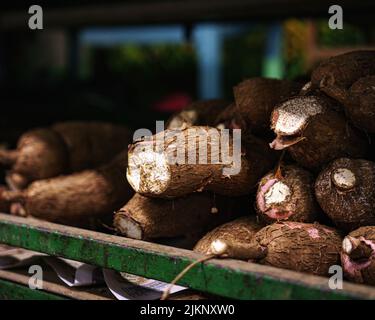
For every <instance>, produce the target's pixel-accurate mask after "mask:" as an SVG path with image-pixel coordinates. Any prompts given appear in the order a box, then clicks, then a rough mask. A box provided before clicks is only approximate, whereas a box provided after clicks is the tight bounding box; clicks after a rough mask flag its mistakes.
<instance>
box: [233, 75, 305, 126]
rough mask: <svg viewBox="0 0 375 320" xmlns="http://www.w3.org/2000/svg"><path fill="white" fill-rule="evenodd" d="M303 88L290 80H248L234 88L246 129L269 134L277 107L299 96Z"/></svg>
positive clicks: (238, 110) (239, 111) (237, 104)
mask: <svg viewBox="0 0 375 320" xmlns="http://www.w3.org/2000/svg"><path fill="white" fill-rule="evenodd" d="M300 88H301V86H300V85H299V84H297V83H294V82H291V81H288V80H277V79H267V78H252V79H247V80H245V81H243V82H241V83H240V84H238V85H237V86H235V87H234V88H233V91H234V97H235V102H236V106H237V112H238V114H240V115H241V117H242V118H243V120H244V122H245V124H246V128H244V129H247V130H249V131H251V132H254V133H267V132H268V131H269V119H270V116H271V113H272V110H273V108H274V107H275V105H277V104H279V103H280V102H281V101H283V100H285V99H287V98H289V97H291V96H293V95H296V94H298V92H299V90H300Z"/></svg>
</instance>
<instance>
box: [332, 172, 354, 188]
mask: <svg viewBox="0 0 375 320" xmlns="http://www.w3.org/2000/svg"><path fill="white" fill-rule="evenodd" d="M332 181H333V183H334V184H335V185H336V186H337V187H338V188H340V189H344V190H349V189H352V188H353V187H354V186H355V184H356V178H355V174H354V173H353V172H352V171H351V170H349V169H346V168H338V169H336V170H335V171H334V172H333V173H332Z"/></svg>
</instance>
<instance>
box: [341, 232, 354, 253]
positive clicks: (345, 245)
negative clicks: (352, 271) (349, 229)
mask: <svg viewBox="0 0 375 320" xmlns="http://www.w3.org/2000/svg"><path fill="white" fill-rule="evenodd" d="M342 249H343V251H344V252H345V253H346V254H350V253H351V252H352V250H353V245H352V241H351V239H349V236H348V237H345V239H344V240H343V241H342Z"/></svg>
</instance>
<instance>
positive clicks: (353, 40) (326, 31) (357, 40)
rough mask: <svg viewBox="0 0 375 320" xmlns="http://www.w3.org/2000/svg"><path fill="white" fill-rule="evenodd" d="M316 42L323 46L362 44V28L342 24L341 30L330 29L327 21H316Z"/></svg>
mask: <svg viewBox="0 0 375 320" xmlns="http://www.w3.org/2000/svg"><path fill="white" fill-rule="evenodd" d="M317 31H318V35H317V36H318V44H319V45H320V46H325V47H341V46H356V45H363V44H364V43H365V42H366V39H365V35H364V33H363V30H361V29H360V28H358V27H356V26H354V25H350V24H348V23H345V24H344V28H343V29H342V30H339V29H337V30H332V29H330V28H329V27H328V23H327V21H318V22H317Z"/></svg>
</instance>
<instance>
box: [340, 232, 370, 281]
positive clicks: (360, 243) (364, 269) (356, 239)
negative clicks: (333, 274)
mask: <svg viewBox="0 0 375 320" xmlns="http://www.w3.org/2000/svg"><path fill="white" fill-rule="evenodd" d="M341 264H342V267H343V269H344V275H345V277H346V278H347V279H349V280H351V281H354V282H358V283H365V284H369V285H375V227H371V226H368V227H361V228H358V229H356V230H354V231H352V232H351V233H349V235H347V236H346V237H345V239H344V240H343V242H342V251H341Z"/></svg>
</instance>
